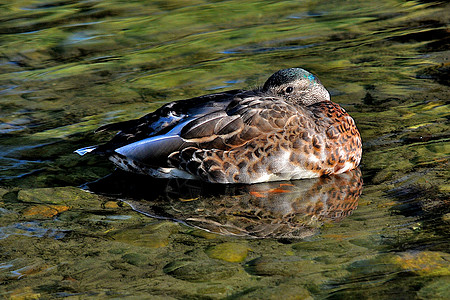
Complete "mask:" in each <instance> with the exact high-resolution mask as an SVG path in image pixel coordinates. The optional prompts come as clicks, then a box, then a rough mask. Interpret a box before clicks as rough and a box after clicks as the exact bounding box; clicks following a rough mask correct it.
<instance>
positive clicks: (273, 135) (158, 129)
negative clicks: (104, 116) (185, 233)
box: [94, 68, 362, 183]
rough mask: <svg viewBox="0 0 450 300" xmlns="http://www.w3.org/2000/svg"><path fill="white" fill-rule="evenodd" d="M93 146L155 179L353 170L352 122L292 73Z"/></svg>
mask: <svg viewBox="0 0 450 300" xmlns="http://www.w3.org/2000/svg"><path fill="white" fill-rule="evenodd" d="M105 129H106V130H107V129H112V130H118V129H119V130H121V131H120V132H119V133H118V134H117V135H116V136H115V137H114V138H113V139H112V140H111V141H110V142H109V143H107V144H105V145H103V146H100V147H98V150H94V151H97V152H98V153H105V154H106V155H108V156H110V159H111V160H112V161H113V162H114V163H115V164H116V165H118V166H119V167H120V168H122V169H124V170H127V171H131V172H136V173H143V174H150V175H152V176H156V177H171V176H175V177H185V178H197V179H201V180H205V181H208V182H218V183H256V182H265V181H274V180H290V179H299V178H312V177H319V176H324V175H331V174H339V173H343V172H346V171H348V170H351V169H354V168H356V167H357V166H358V164H359V162H360V159H361V148H362V144H361V137H360V134H359V132H358V130H357V128H356V125H355V122H354V120H353V119H352V118H351V117H350V116H349V115H348V114H347V113H346V112H345V110H344V109H343V108H341V107H340V106H339V105H338V104H336V103H333V102H331V101H330V99H329V94H328V92H327V91H326V89H325V88H324V87H323V85H322V84H321V83H320V81H319V80H318V79H317V77H315V76H314V75H312V74H311V73H309V72H307V71H305V70H303V69H300V68H292V69H286V70H281V71H278V72H277V73H275V74H274V75H272V76H271V77H270V78H269V79H268V81H267V82H266V84H265V85H264V87H263V88H262V89H256V90H252V91H240V90H234V91H229V92H224V93H217V94H211V95H206V96H201V97H197V98H192V99H189V100H181V101H176V102H172V103H169V104H166V105H164V106H163V107H161V108H160V109H158V110H156V111H155V112H154V113H150V114H148V115H146V116H144V117H142V118H140V119H137V120H132V121H127V122H121V123H118V124H112V125H106V126H103V127H101V128H100V130H105Z"/></svg>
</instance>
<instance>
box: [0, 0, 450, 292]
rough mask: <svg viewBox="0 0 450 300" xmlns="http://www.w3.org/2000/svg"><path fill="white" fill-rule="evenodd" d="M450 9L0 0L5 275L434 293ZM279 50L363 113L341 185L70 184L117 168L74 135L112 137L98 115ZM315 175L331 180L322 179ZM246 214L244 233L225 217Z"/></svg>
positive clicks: (441, 281)
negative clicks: (345, 185)
mask: <svg viewBox="0 0 450 300" xmlns="http://www.w3.org/2000/svg"><path fill="white" fill-rule="evenodd" d="M448 11H449V6H448V5H446V4H442V3H435V2H419V1H368V2H364V3H353V2H348V1H322V2H317V1H304V2H298V1H292V2H291V1H276V2H268V1H260V2H258V1H246V2H244V3H242V2H241V1H224V2H213V1H212V2H205V1H190V2H185V1H165V2H162V1H161V2H159V1H154V2H150V3H144V2H139V1H135V2H133V1H129V2H127V3H122V2H120V1H107V2H105V1H84V2H76V1H14V2H13V3H5V4H1V9H0V34H1V39H0V49H1V52H0V97H1V98H0V99H1V100H0V196H1V200H0V226H1V228H0V245H1V246H0V247H1V249H2V251H1V256H0V259H1V261H0V280H1V283H2V292H0V293H1V295H2V296H4V297H6V298H8V297H12V298H14V297H15V298H16V299H27V298H33V297H34V298H38V297H42V298H54V297H74V298H76V297H79V298H87V297H99V298H108V297H109V298H117V297H121V298H122V297H139V298H142V297H160V298H168V297H171V298H205V299H209V298H213V299H216V298H226V297H229V298H239V297H240V298H274V299H275V298H279V297H280V295H283V296H284V297H285V298H293V299H304V298H308V297H311V298H319V299H322V298H332V299H334V298H338V299H340V298H345V299H347V298H357V297H358V298H377V299H383V298H408V299H410V298H417V299H429V298H442V299H445V297H446V296H447V295H448V294H449V293H450V279H449V276H450V267H449V260H450V255H449V253H448V252H449V242H448V241H449V225H450V215H449V213H450V210H449V203H448V199H449V197H448V194H449V182H448V180H449V171H448V170H449V166H448V158H449V154H450V148H449V138H450V137H449V122H448V118H449V111H450V107H449V104H448V98H449V97H448V96H449V87H448V84H449V81H448V78H449V77H448V73H449V71H448V70H449V63H448V57H449V51H448V48H449V47H448V45H449V39H448V24H449V20H448V18H449V17H448ZM293 66H301V67H303V68H305V69H308V70H311V71H313V72H314V73H316V74H317V75H318V76H319V78H320V79H321V81H322V82H323V83H324V85H325V86H326V87H327V88H328V89H329V90H330V92H331V94H332V98H333V100H334V101H335V102H337V103H340V104H341V105H342V106H343V107H345V108H346V110H347V111H348V112H349V113H350V114H351V115H352V116H353V117H354V119H355V120H356V123H357V125H358V127H359V129H360V131H361V134H362V137H363V142H364V153H363V162H362V165H361V174H362V180H363V181H364V186H363V187H362V194H361V195H360V196H359V198H357V199H355V200H354V201H349V202H346V201H345V199H348V198H346V197H344V198H345V199H343V200H340V201H334V202H333V201H332V200H330V199H334V198H333V197H328V198H321V199H319V200H318V199H314V198H308V197H306V196H305V195H308V193H307V192H304V193H302V192H300V191H311V190H313V191H314V184H316V182H309V181H306V182H302V183H297V182H293V183H290V184H292V186H255V187H253V188H251V189H248V188H242V187H241V188H231V189H230V188H215V187H213V188H211V187H205V186H201V185H200V186H198V185H196V184H189V188H188V189H187V190H186V185H181V186H180V185H179V183H176V184H175V185H174V184H173V183H164V184H162V183H160V182H155V183H153V182H152V181H150V182H152V184H148V188H147V189H146V186H145V184H144V186H143V187H142V186H140V187H137V188H133V189H132V191H133V193H129V190H127V188H129V187H130V186H132V185H131V183H130V181H129V178H128V179H127V178H126V177H125V178H124V176H121V175H120V174H119V175H118V177H114V176H115V175H114V176H109V177H108V178H107V179H105V180H102V181H100V182H97V183H96V184H91V185H90V187H91V190H93V189H95V192H96V193H87V192H86V191H83V190H81V189H80V188H79V186H80V185H83V184H85V183H87V182H93V181H95V180H97V179H99V178H101V177H104V176H106V175H108V174H110V173H111V172H112V171H113V167H112V166H111V164H110V163H109V162H107V161H105V160H102V159H101V158H96V157H83V158H79V157H77V156H76V155H74V154H73V153H72V151H73V150H75V149H77V148H80V147H83V146H88V145H92V144H96V143H98V142H99V140H100V141H101V140H105V139H107V138H108V136H97V135H94V134H93V133H92V131H93V130H94V129H95V128H97V127H98V126H100V125H102V124H105V123H109V122H114V121H120V120H126V119H129V118H134V117H139V116H141V115H143V114H144V113H146V112H150V111H152V110H154V109H156V108H157V107H159V106H160V105H162V104H163V103H165V102H168V101H172V100H176V99H183V98H188V97H193V96H198V95H202V94H206V93H210V92H212V91H220V90H226V89H235V88H252V87H255V86H258V85H259V84H261V83H263V82H264V81H265V79H266V78H267V77H268V76H269V75H270V74H272V73H273V72H274V71H276V70H278V69H282V68H286V67H293ZM111 179H114V180H116V181H111V182H110V181H108V180H111ZM117 180H118V181H117ZM127 180H128V181H127ZM355 182H357V181H355ZM104 183H105V184H104ZM119 183H123V184H122V185H120V184H119ZM133 183H134V182H133ZM320 186H321V187H323V191H324V193H323V195H328V194H327V193H326V191H327V189H328V190H329V191H332V190H333V186H334V185H333V184H332V183H330V182H326V183H321V184H320ZM338 186H339V185H338ZM341 186H342V185H341ZM108 187H110V188H108ZM286 189H287V190H288V191H289V192H284V191H285V190H286ZM136 191H137V193H136ZM185 191H186V193H185ZM180 193H183V195H182V197H180V195H179V194H180ZM184 193H185V194H186V195H185V194H184ZM296 193H297V194H296ZM105 194H106V195H105ZM312 195H314V193H312ZM321 195H322V194H321ZM353 195H356V194H355V193H354V194H353ZM291 196H292V197H291ZM289 197H291V198H289ZM299 197H300V198H299ZM324 197H325V196H324ZM120 199H126V202H122V201H121V200H120ZM324 199H328V201H326V200H324ZM277 201H278V202H279V203H278V202H277ZM314 201H315V202H314ZM166 203H168V205H165V204H166ZM274 203H276V204H274ZM129 204H130V205H131V206H133V207H134V208H136V209H138V210H139V211H141V212H144V213H147V214H150V215H156V216H159V217H167V218H170V219H176V220H179V221H182V222H181V223H180V222H173V221H171V220H162V219H155V218H151V217H148V216H147V215H145V214H141V213H138V212H135V211H133V210H132V208H131V206H130V205H129ZM327 205H328V206H327ZM243 208H244V209H243ZM287 212H290V213H291V215H293V216H294V217H293V218H290V219H288V221H286V219H287V218H286V213H287ZM339 212H341V213H342V217H336V216H339V214H338V213H339ZM213 217H214V218H213ZM200 218H201V220H200ZM199 220H200V221H201V222H200V221H199ZM226 222H228V223H226ZM223 223H225V224H227V225H230V224H231V225H232V227H230V226H228V227H224V226H223ZM269 223H270V224H272V225H273V224H283V225H284V227H277V228H278V231H276V230H275V231H274V229H273V228H274V227H270V226H266V224H269ZM249 224H251V226H250V225H249ZM255 224H256V225H255ZM189 225H191V226H189ZM206 225H208V226H209V227H208V226H206ZM257 225H259V226H260V227H258V226H257ZM292 225H295V226H294V227H292ZM192 226H197V227H200V228H205V227H206V228H207V229H209V230H210V231H213V232H218V231H217V230H219V231H220V232H221V233H222V234H217V233H211V232H206V231H204V230H202V229H199V228H197V227H192ZM217 228H219V229H217ZM223 228H226V229H227V230H228V232H224V231H223ZM230 228H233V230H230ZM243 228H244V229H246V232H247V233H248V232H250V233H253V234H244V235H245V236H247V237H238V236H236V235H242V234H237V233H242V232H243V231H242V229H243ZM280 228H281V229H280ZM230 231H231V232H230ZM280 232H281V233H286V232H288V233H291V235H290V236H288V237H286V236H283V235H280ZM293 232H295V233H296V234H294V236H293V235H292V233H293ZM223 233H227V235H223ZM256 233H259V234H260V237H261V236H265V237H266V238H263V239H261V238H256V239H255V238H254V236H258V235H257V234H256ZM270 233H271V234H270ZM249 235H250V237H248V236H249ZM252 236H253V237H252Z"/></svg>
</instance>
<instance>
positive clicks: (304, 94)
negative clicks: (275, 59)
mask: <svg viewBox="0 0 450 300" xmlns="http://www.w3.org/2000/svg"><path fill="white" fill-rule="evenodd" d="M262 92H263V93H268V94H274V95H276V96H278V97H283V98H285V99H286V101H289V102H294V103H296V104H298V105H304V106H308V105H311V104H314V103H318V102H323V101H330V94H329V93H328V91H327V90H326V89H325V87H324V86H323V85H322V83H320V81H319V79H318V78H317V77H316V76H314V75H313V74H311V73H310V72H308V71H306V70H304V69H302V68H290V69H283V70H280V71H278V72H276V73H274V74H273V75H272V76H270V77H269V79H267V81H266V83H265V84H264V86H263V88H262Z"/></svg>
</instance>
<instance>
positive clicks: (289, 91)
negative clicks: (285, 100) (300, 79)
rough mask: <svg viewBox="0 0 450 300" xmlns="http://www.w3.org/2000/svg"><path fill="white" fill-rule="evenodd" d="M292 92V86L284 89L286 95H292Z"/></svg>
mask: <svg viewBox="0 0 450 300" xmlns="http://www.w3.org/2000/svg"><path fill="white" fill-rule="evenodd" d="M293 91H294V88H293V87H292V86H288V87H287V88H286V93H288V94H290V93H292V92H293Z"/></svg>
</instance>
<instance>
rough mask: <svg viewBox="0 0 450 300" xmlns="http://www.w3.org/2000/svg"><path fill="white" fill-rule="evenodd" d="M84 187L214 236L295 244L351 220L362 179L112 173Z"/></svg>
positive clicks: (349, 174) (356, 176) (351, 174)
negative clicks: (210, 180) (228, 179)
mask: <svg viewBox="0 0 450 300" xmlns="http://www.w3.org/2000/svg"><path fill="white" fill-rule="evenodd" d="M85 188H86V189H87V190H88V191H91V192H94V193H99V194H103V195H108V196H114V197H119V198H121V199H123V201H125V202H126V203H128V204H129V205H130V206H131V207H132V208H133V209H134V210H136V211H138V212H140V213H143V214H145V215H148V216H151V217H156V218H164V219H171V220H176V221H179V222H183V223H185V224H187V225H190V226H193V227H196V228H200V229H204V230H207V231H210V232H213V233H219V234H223V235H231V236H244V237H258V238H287V239H291V238H292V239H296V238H305V237H307V236H310V235H313V234H314V233H315V232H316V231H317V229H318V228H320V226H321V225H322V224H323V223H324V222H338V221H341V220H342V219H344V218H345V217H346V216H348V215H350V214H351V213H352V212H353V210H355V209H356V208H357V206H358V199H359V196H360V195H361V192H362V178H361V171H360V170H359V169H356V170H353V171H350V172H347V173H344V174H339V175H334V176H330V177H321V178H315V179H308V180H295V181H288V182H268V183H260V184H253V185H237V186H236V185H218V184H207V183H202V182H197V181H190V180H182V179H172V180H165V179H152V178H149V177H148V176H139V175H130V174H124V173H123V172H121V171H116V172H115V173H112V174H110V175H108V176H106V177H104V178H102V179H100V180H98V181H95V182H92V183H88V184H86V185H85Z"/></svg>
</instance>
